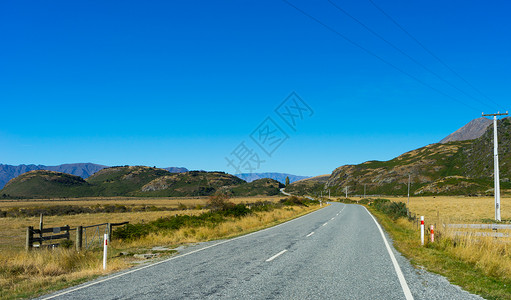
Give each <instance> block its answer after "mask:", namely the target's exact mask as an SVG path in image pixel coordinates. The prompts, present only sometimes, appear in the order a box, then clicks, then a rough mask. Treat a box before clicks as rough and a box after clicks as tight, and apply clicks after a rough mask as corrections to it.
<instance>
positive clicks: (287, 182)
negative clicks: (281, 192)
mask: <svg viewBox="0 0 511 300" xmlns="http://www.w3.org/2000/svg"><path fill="white" fill-rule="evenodd" d="M288 185H289V176H286V186H288Z"/></svg>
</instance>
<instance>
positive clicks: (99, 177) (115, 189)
mask: <svg viewBox="0 0 511 300" xmlns="http://www.w3.org/2000/svg"><path fill="white" fill-rule="evenodd" d="M170 174H172V173H170V172H169V171H167V170H164V169H158V168H151V167H146V166H124V167H111V168H106V169H103V170H100V171H98V172H96V173H94V174H93V175H92V176H90V177H89V178H87V179H86V181H87V182H88V183H90V185H91V186H90V188H91V191H92V192H91V193H92V194H93V195H94V196H105V197H109V196H133V195H135V194H136V193H138V192H139V191H140V189H141V188H142V187H143V186H144V185H146V184H147V183H149V182H151V181H152V180H154V179H157V178H160V177H162V176H166V175H170Z"/></svg>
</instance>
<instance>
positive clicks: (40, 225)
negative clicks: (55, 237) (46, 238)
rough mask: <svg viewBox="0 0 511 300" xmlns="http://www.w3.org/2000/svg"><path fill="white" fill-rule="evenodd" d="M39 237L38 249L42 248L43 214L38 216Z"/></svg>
mask: <svg viewBox="0 0 511 300" xmlns="http://www.w3.org/2000/svg"><path fill="white" fill-rule="evenodd" d="M39 237H40V238H41V241H40V242H39V249H42V248H43V214H41V216H40V218H39Z"/></svg>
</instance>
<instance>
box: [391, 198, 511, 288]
mask: <svg viewBox="0 0 511 300" xmlns="http://www.w3.org/2000/svg"><path fill="white" fill-rule="evenodd" d="M387 198H388V199H391V200H392V201H400V202H405V203H406V202H407V199H406V198H389V197H387ZM494 201H495V200H494V198H493V197H461V196H440V197H412V198H410V206H409V207H410V211H411V212H412V213H415V214H416V215H417V216H418V217H419V216H424V218H425V224H426V227H427V228H426V242H427V241H428V239H429V231H428V227H429V225H430V224H436V227H435V235H436V237H437V238H436V241H435V243H437V244H438V245H436V247H440V248H441V249H444V250H445V251H447V253H449V254H450V255H453V256H454V257H457V258H459V259H461V260H463V261H466V262H469V263H471V264H473V265H474V266H475V267H476V268H477V269H479V270H480V271H481V272H482V273H484V274H485V275H488V276H494V277H497V278H505V279H507V280H511V230H507V229H499V230H498V233H502V234H504V235H505V236H504V237H498V238H496V237H491V236H481V235H480V234H481V233H482V234H493V233H496V232H495V231H493V230H492V229H464V228H449V227H447V226H444V224H483V223H486V224H487V223H492V220H493V219H494V216H495V209H494ZM501 216H502V220H503V221H505V222H506V223H508V222H509V221H510V220H511V198H509V197H506V198H502V199H501ZM405 223H407V224H405ZM397 224H398V225H399V226H401V227H408V228H413V229H414V230H417V232H418V229H417V225H418V224H417V223H414V224H411V223H409V222H408V221H405V219H400V220H398V221H397ZM416 239H417V240H416V241H417V242H416V243H418V241H419V240H420V237H419V235H417V237H416Z"/></svg>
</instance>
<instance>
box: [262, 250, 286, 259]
mask: <svg viewBox="0 0 511 300" xmlns="http://www.w3.org/2000/svg"><path fill="white" fill-rule="evenodd" d="M286 252H287V250H286V249H284V250H282V251H280V252H279V253H277V254H275V255H273V256H272V257H270V258H268V259H267V260H266V261H272V260H274V259H275V258H277V257H279V256H281V255H282V254H284V253H286Z"/></svg>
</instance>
